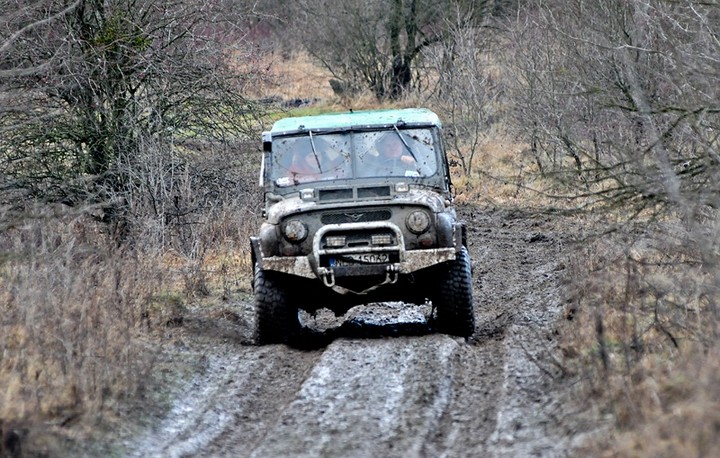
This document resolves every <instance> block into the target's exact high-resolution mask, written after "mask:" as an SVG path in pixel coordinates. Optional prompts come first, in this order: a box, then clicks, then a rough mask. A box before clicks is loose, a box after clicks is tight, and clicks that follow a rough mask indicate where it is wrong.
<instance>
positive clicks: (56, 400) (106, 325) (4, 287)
mask: <svg viewBox="0 0 720 458" xmlns="http://www.w3.org/2000/svg"><path fill="white" fill-rule="evenodd" d="M19 218H20V217H18V216H14V217H13V219H14V222H15V226H14V227H13V228H10V229H8V230H6V231H5V232H4V233H2V235H1V236H0V246H1V247H2V252H3V253H4V254H5V258H4V260H3V262H2V264H1V265H0V277H1V278H2V279H1V280H0V298H2V300H0V316H2V318H1V319H0V329H1V330H0V348H2V349H3V350H2V355H1V357H0V387H1V388H0V420H1V421H0V423H4V424H5V431H6V432H7V431H8V430H10V429H12V428H15V429H21V430H22V429H29V430H31V431H39V430H47V429H52V428H57V427H62V426H65V425H68V424H74V423H77V422H85V423H86V424H92V422H93V421H95V420H96V419H97V418H98V417H101V416H104V415H112V411H113V409H114V408H116V407H117V405H118V403H119V402H121V401H122V400H123V399H126V398H129V397H130V398H131V397H134V396H136V395H138V394H139V393H141V392H142V390H143V389H144V383H145V382H146V376H147V373H148V371H149V369H150V367H151V362H152V353H148V352H147V351H146V344H145V342H144V340H143V335H144V333H145V328H146V327H147V321H148V320H149V319H150V315H149V313H150V309H149V305H150V303H151V301H152V298H153V297H154V296H155V295H157V293H158V291H161V290H162V288H163V285H164V282H165V275H164V272H163V270H162V269H161V268H159V266H158V265H157V264H156V260H155V259H152V258H150V257H145V256H139V253H133V252H128V251H124V250H123V249H121V248H118V247H117V246H116V245H115V243H113V241H112V240H111V239H110V237H108V236H107V234H105V233H104V232H103V230H102V228H101V227H100V226H98V225H97V224H96V223H94V222H92V221H91V220H90V219H89V218H88V217H86V216H84V215H82V214H67V213H65V214H63V212H62V210H60V209H57V208H56V209H51V208H47V207H37V208H34V209H33V211H32V214H31V215H25V218H23V219H19Z"/></svg>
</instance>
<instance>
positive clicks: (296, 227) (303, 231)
mask: <svg viewBox="0 0 720 458" xmlns="http://www.w3.org/2000/svg"><path fill="white" fill-rule="evenodd" d="M283 235H284V236H285V238H286V239H287V240H288V241H289V242H292V243H300V242H302V241H303V240H305V237H307V235H308V228H307V225H305V223H303V222H302V221H298V220H296V219H291V220H290V221H288V222H287V223H285V226H284V227H283Z"/></svg>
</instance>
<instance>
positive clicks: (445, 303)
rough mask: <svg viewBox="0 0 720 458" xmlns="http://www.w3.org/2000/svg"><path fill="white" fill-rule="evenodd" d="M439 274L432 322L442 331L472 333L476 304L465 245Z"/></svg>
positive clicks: (468, 255)
mask: <svg viewBox="0 0 720 458" xmlns="http://www.w3.org/2000/svg"><path fill="white" fill-rule="evenodd" d="M448 264H449V265H448V266H447V268H446V270H445V271H444V272H443V274H442V275H441V280H440V284H439V286H438V289H437V293H436V294H435V295H434V296H433V297H432V302H433V305H434V308H435V314H436V315H435V324H436V326H437V329H438V330H439V331H440V332H442V333H445V334H450V335H454V336H460V337H470V336H472V335H473V333H474V332H475V307H474V305H473V294H472V265H471V262H470V254H469V253H468V251H467V248H465V247H462V249H461V250H460V251H459V252H458V253H457V255H456V257H455V260H454V261H451V262H450V263H448Z"/></svg>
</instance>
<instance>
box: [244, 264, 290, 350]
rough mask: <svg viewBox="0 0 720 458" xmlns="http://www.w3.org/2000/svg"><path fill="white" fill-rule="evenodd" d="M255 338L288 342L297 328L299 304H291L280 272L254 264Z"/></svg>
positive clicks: (261, 340) (271, 342) (261, 341)
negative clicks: (295, 305)
mask: <svg viewBox="0 0 720 458" xmlns="http://www.w3.org/2000/svg"><path fill="white" fill-rule="evenodd" d="M253 286H254V293H255V312H256V320H257V321H256V325H255V339H256V342H257V343H258V344H259V345H266V344H274V343H287V342H289V341H290V340H292V338H293V337H295V336H296V335H297V334H298V332H299V331H300V320H299V318H298V308H297V307H294V306H292V305H291V301H290V300H289V297H288V286H287V285H284V284H283V281H282V278H281V274H278V273H276V272H268V271H264V270H262V269H260V268H258V267H256V268H255V278H254V282H253Z"/></svg>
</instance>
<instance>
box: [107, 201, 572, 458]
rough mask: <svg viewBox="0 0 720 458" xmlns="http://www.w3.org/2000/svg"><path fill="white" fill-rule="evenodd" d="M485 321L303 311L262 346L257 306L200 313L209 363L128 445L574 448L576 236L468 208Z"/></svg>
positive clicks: (259, 452) (322, 450)
mask: <svg viewBox="0 0 720 458" xmlns="http://www.w3.org/2000/svg"><path fill="white" fill-rule="evenodd" d="M462 213H463V215H464V218H465V219H466V220H467V222H468V227H469V234H468V236H469V245H470V246H469V249H470V252H471V257H472V259H473V271H474V294H475V301H476V321H477V332H476V334H475V336H474V337H472V338H471V339H469V340H464V339H460V338H454V337H449V336H446V335H442V334H438V333H436V332H435V330H434V329H433V327H432V321H431V320H429V315H430V313H431V307H430V306H429V305H427V306H416V307H411V308H406V307H403V306H402V305H401V304H393V303H391V304H372V305H369V306H364V307H357V308H354V309H352V310H351V311H350V312H349V313H348V315H346V316H345V317H343V318H335V317H334V316H333V315H332V314H330V313H329V312H328V313H327V314H324V313H323V312H320V313H318V314H317V315H315V316H310V315H307V316H303V321H304V323H305V325H306V329H305V331H304V334H303V335H302V337H301V338H299V339H297V341H296V342H294V343H293V345H291V346H286V345H270V346H255V345H252V343H251V333H250V330H251V329H252V308H251V305H250V304H249V303H248V302H247V301H239V302H237V303H235V304H232V306H231V307H232V309H233V316H235V317H236V319H235V320H233V321H228V320H225V321H223V318H222V317H217V318H216V319H214V320H213V319H208V318H199V317H198V318H195V319H194V320H193V318H192V317H191V318H188V319H186V320H185V324H184V325H183V326H184V329H183V330H182V333H181V334H180V337H178V338H177V340H178V341H179V343H178V348H180V349H181V350H182V352H185V354H186V355H189V356H191V357H194V358H195V361H196V364H197V369H196V370H194V371H192V372H191V373H190V374H189V375H188V376H187V377H185V378H183V379H182V381H181V383H179V384H178V385H177V386H176V388H175V389H174V391H173V392H172V395H171V396H170V398H169V399H168V401H167V406H168V407H167V409H164V410H163V411H162V412H157V413H155V414H152V416H151V417H150V418H149V419H147V420H146V425H147V426H146V427H144V428H142V430H141V431H140V432H138V433H136V434H133V435H132V437H129V438H125V439H123V441H122V443H121V444H120V445H116V447H117V448H115V451H120V454H122V455H127V456H137V457H141V456H163V457H184V456H188V457H189V456H213V457H214V456H228V457H230V456H232V457H282V456H293V457H296V456H307V457H317V456H343V457H367V456H387V457H415V456H423V457H424V456H432V457H434V456H443V457H464V456H489V457H494V456H497V457H504V456H572V448H573V446H574V445H576V444H575V442H574V441H576V440H577V431H575V429H574V426H573V419H572V417H571V416H570V415H568V414H567V412H566V411H567V410H568V409H567V407H566V405H565V397H566V394H565V393H566V389H567V384H568V380H567V377H566V376H565V374H563V371H562V368H561V367H559V366H558V364H557V361H558V358H559V356H558V351H557V348H556V347H555V343H554V341H555V337H554V336H555V335H556V332H557V331H556V325H557V323H558V320H561V319H562V313H561V312H562V299H563V290H562V278H563V274H564V273H563V270H564V265H565V262H564V259H565V256H566V252H565V247H566V242H567V240H568V237H569V234H567V233H566V232H564V231H562V230H560V229H559V227H560V225H559V224H557V222H556V221H554V220H552V219H549V218H548V217H545V216H529V215H518V214H510V213H507V212H501V211H491V210H487V209H481V208H473V207H468V208H464V209H462Z"/></svg>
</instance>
